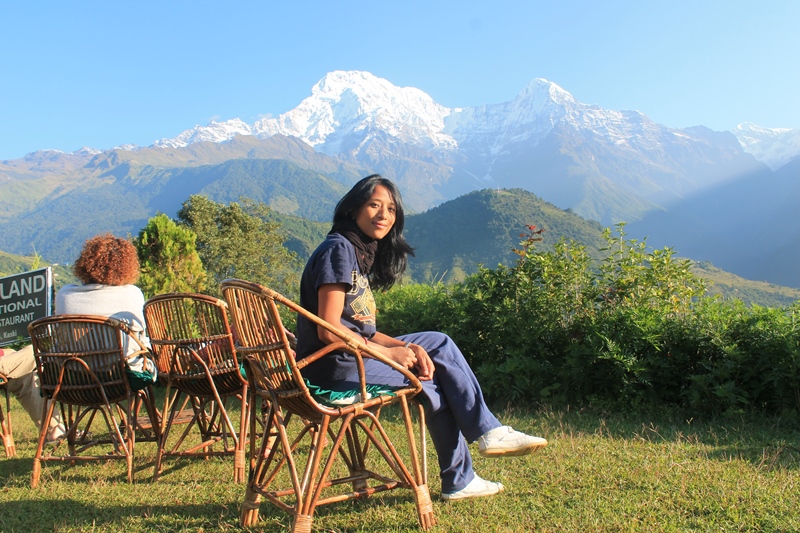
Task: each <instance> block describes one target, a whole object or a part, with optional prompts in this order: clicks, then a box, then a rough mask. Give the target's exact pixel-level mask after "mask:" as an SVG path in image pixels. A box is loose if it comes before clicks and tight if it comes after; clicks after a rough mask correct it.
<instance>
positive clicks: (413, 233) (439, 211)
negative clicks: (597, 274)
mask: <svg viewBox="0 0 800 533" xmlns="http://www.w3.org/2000/svg"><path fill="white" fill-rule="evenodd" d="M528 225H535V226H537V227H538V228H543V229H544V234H543V235H542V237H543V239H544V240H543V241H542V242H541V243H540V245H539V246H540V248H543V249H545V250H547V249H552V246H553V244H555V243H556V242H558V241H559V240H560V239H561V238H562V237H564V238H567V239H575V240H576V241H578V242H580V243H582V244H584V245H585V246H586V247H587V249H589V252H590V254H591V255H592V256H593V257H596V258H599V257H600V251H599V250H600V248H601V247H602V246H603V245H604V244H605V241H604V240H603V237H602V228H601V227H600V225H599V224H597V223H596V222H589V221H586V220H584V219H582V218H580V217H579V216H577V215H575V214H573V213H571V212H569V211H564V210H562V209H559V208H558V207H556V206H554V205H553V204H550V203H548V202H545V201H544V200H542V199H541V198H539V197H537V196H536V195H534V194H532V193H530V192H527V191H524V190H522V189H510V190H494V189H485V190H481V191H476V192H473V193H470V194H466V195H464V196H461V197H459V198H456V199H455V200H451V201H449V202H445V203H443V204H441V205H439V206H437V207H435V208H433V209H431V210H429V211H426V212H425V213H420V214H418V215H412V216H409V217H407V218H406V230H405V235H406V238H407V239H408V241H409V242H410V243H411V245H412V246H414V248H415V249H416V257H414V258H412V259H411V261H410V262H409V265H410V275H411V277H412V278H413V279H414V280H416V281H430V280H439V279H443V280H461V279H463V278H464V276H465V275H468V274H470V273H472V272H475V271H476V270H477V268H478V266H479V265H483V266H486V267H488V268H494V267H496V266H497V265H498V264H500V263H502V264H506V265H509V264H511V263H513V262H514V261H516V258H517V256H516V255H515V254H514V253H513V251H512V249H513V248H518V247H519V243H520V241H521V240H522V239H521V237H520V234H521V233H524V232H527V231H528V230H527V226H528Z"/></svg>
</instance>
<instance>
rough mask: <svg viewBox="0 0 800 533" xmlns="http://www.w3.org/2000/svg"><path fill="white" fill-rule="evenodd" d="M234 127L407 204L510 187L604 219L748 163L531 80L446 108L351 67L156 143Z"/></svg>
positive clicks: (712, 139)
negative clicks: (401, 192) (280, 99)
mask: <svg viewBox="0 0 800 533" xmlns="http://www.w3.org/2000/svg"><path fill="white" fill-rule="evenodd" d="M236 135H252V136H256V137H258V138H262V139H264V138H268V137H271V136H274V135H284V136H289V137H295V138H299V139H301V140H302V141H304V142H305V143H307V144H308V145H310V146H312V147H314V149H315V150H317V151H319V152H321V153H324V154H327V155H331V156H335V157H339V158H344V159H346V160H351V161H358V162H361V163H362V164H364V165H365V166H366V167H368V168H372V169H374V170H375V171H378V172H382V173H384V174H388V175H389V176H390V177H392V178H394V179H398V180H399V181H401V182H403V181H404V180H406V182H405V183H404V185H406V187H405V190H410V191H411V194H412V195H416V196H417V198H416V199H415V200H416V207H417V208H428V207H432V206H433V205H436V203H438V202H440V201H443V200H446V199H449V198H452V197H454V196H456V195H458V194H462V193H464V192H467V191H469V190H473V189H475V188H483V187H487V186H492V187H498V186H519V187H523V188H527V189H529V190H531V191H533V192H535V193H537V194H541V195H542V196H543V197H544V198H545V199H548V200H550V201H551V202H553V203H555V204H556V205H558V206H559V207H562V208H572V209H574V210H575V211H576V212H578V213H580V214H581V215H582V216H584V217H586V218H593V219H596V220H600V221H602V222H603V223H613V222H616V221H618V220H628V221H630V220H635V219H638V218H639V217H640V216H642V215H643V214H644V213H645V212H646V211H648V210H650V209H653V208H657V207H658V205H659V204H661V203H663V202H665V201H671V200H674V199H677V198H680V197H683V196H685V195H686V194H691V193H692V191H694V190H696V189H699V188H704V187H707V186H710V185H712V184H714V183H716V182H718V181H720V180H724V179H727V177H729V174H730V172H729V171H730V167H731V166H739V167H742V168H749V167H750V166H752V165H753V164H754V161H753V160H752V159H750V160H747V157H744V159H742V156H745V154H744V152H743V151H742V149H741V147H740V146H739V145H738V143H736V141H735V139H734V138H733V137H732V136H729V135H730V134H714V132H711V131H710V130H707V129H705V128H688V129H676V128H670V127H667V126H664V125H661V124H657V123H655V122H653V121H652V120H650V119H649V118H648V117H647V116H645V115H644V114H642V113H640V112H638V111H614V110H606V109H603V108H601V107H599V106H596V105H589V104H584V103H581V102H579V101H577V100H576V99H575V98H574V97H573V96H572V95H571V94H570V93H569V92H567V91H566V90H564V89H563V88H561V87H559V86H558V85H557V84H555V83H553V82H551V81H548V80H545V79H541V78H537V79H534V80H533V81H531V82H530V83H529V84H528V85H527V86H526V87H525V88H523V90H522V91H520V93H519V94H518V95H517V96H516V97H515V98H514V99H513V100H511V101H510V102H504V103H500V104H490V105H484V106H478V107H469V108H447V107H445V106H442V105H440V104H438V103H436V102H435V101H434V100H433V99H432V98H431V97H430V96H428V95H427V94H425V93H424V92H422V91H420V90H419V89H415V88H412V87H397V86H395V85H393V84H391V83H390V82H389V81H387V80H385V79H382V78H378V77H376V76H374V75H372V74H370V73H368V72H360V71H336V72H331V73H329V74H328V75H326V76H325V77H324V78H323V79H322V80H320V81H319V82H318V83H317V84H316V85H315V86H314V87H313V88H312V90H311V96H309V97H307V98H306V99H304V100H303V101H302V102H301V103H300V105H298V106H297V107H296V108H295V109H292V110H291V111H288V112H286V113H284V114H282V115H280V116H278V117H277V118H266V119H262V120H259V121H257V122H255V123H254V124H247V123H245V122H243V121H242V120H239V119H233V120H228V121H225V122H212V123H211V124H209V125H208V126H196V127H194V128H192V129H190V130H187V131H185V132H183V133H181V134H180V135H179V136H178V137H176V138H174V139H163V140H161V141H159V142H158V143H156V145H157V146H162V147H184V146H188V145H189V144H191V143H194V142H198V141H211V142H217V143H218V142H225V141H228V140H230V139H232V138H234V137H235V136H236ZM726 135H727V137H726ZM554 136H555V137H554ZM553 152H557V153H560V154H561V156H562V157H561V158H560V159H559V158H558V157H555V158H554V155H553ZM398 158H399V159H401V160H402V161H403V166H404V167H405V165H407V164H409V163H408V162H409V161H413V162H414V163H411V165H412V167H413V168H410V167H409V168H405V170H402V171H398V170H397V165H396V164H395V161H396V160H397V159H398ZM542 158H544V159H542ZM545 159H546V161H545ZM566 159H571V160H572V163H569V162H568V161H566ZM532 160H536V164H535V165H532V164H531V162H532ZM431 161H433V165H432V164H431ZM720 162H722V166H720V165H719V163H720ZM434 167H435V168H434ZM568 167H572V168H583V169H584V171H582V172H579V174H578V175H580V176H582V177H580V178H579V179H578V180H577V181H575V182H573V183H571V184H567V183H566V182H564V181H563V180H561V179H560V181H559V183H555V182H553V176H563V175H564V172H567V168H568ZM710 167H714V168H710ZM720 169H721V170H720ZM570 173H572V174H575V173H574V171H570ZM597 195H603V196H605V198H598V197H597ZM609 198H614V200H613V201H610V202H609V201H608V200H609Z"/></svg>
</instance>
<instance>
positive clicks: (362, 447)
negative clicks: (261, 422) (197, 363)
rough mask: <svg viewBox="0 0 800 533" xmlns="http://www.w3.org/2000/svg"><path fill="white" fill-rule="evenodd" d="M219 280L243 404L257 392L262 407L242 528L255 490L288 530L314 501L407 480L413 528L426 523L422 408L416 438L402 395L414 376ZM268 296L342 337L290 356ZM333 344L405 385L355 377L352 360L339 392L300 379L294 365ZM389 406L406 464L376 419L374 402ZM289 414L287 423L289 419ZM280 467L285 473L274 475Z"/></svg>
mask: <svg viewBox="0 0 800 533" xmlns="http://www.w3.org/2000/svg"><path fill="white" fill-rule="evenodd" d="M221 288H222V294H223V297H224V298H225V299H226V301H228V304H229V306H230V310H231V316H232V318H233V323H234V325H235V327H236V330H237V334H238V339H237V342H238V344H237V350H238V352H239V354H240V356H241V357H242V358H243V359H244V361H245V366H246V369H247V376H248V379H249V381H250V383H251V392H250V396H251V400H250V403H251V404H253V402H255V401H256V399H257V398H261V399H262V401H264V405H266V406H267V409H268V413H267V415H266V423H267V427H266V429H265V430H264V433H263V437H262V442H261V446H260V450H259V451H258V453H257V455H255V456H251V468H250V475H249V482H248V485H247V491H246V494H245V499H244V503H243V504H242V511H241V524H242V526H244V527H250V526H253V525H254V524H255V523H256V522H257V520H258V514H259V504H260V502H261V499H262V497H265V498H267V499H268V500H269V501H270V502H272V503H273V504H275V505H276V506H278V507H279V508H281V509H284V510H286V511H288V512H289V513H290V514H291V515H292V517H293V525H292V528H293V529H292V531H294V532H295V533H307V532H309V531H311V523H312V519H313V514H314V510H315V508H316V507H317V506H319V505H325V504H330V503H334V502H339V501H344V500H348V499H354V498H364V497H367V496H370V495H371V494H373V493H376V492H381V491H386V490H392V489H396V488H407V489H410V490H411V491H412V492H413V495H414V498H415V500H416V507H417V520H418V522H419V524H420V526H421V527H422V528H423V529H429V528H430V527H432V526H433V525H434V524H435V520H434V515H433V505H432V503H431V498H430V493H429V491H428V485H427V475H426V474H427V473H426V463H425V460H424V459H425V453H426V452H425V429H424V428H425V423H424V413H423V412H422V409H419V418H420V425H419V427H420V430H419V435H420V440H419V442H417V441H416V439H415V435H414V428H413V424H412V420H411V413H410V409H409V403H408V400H409V399H410V398H412V397H413V396H414V395H415V394H416V393H417V392H419V390H420V389H421V385H420V383H419V381H418V380H417V378H416V377H415V376H414V375H413V374H412V373H411V372H409V371H408V370H406V369H405V368H402V367H400V366H399V365H397V364H396V363H394V362H391V361H388V360H386V359H384V358H383V357H381V356H380V355H379V354H377V353H376V352H373V351H372V350H370V348H369V347H368V346H366V345H365V344H364V343H363V341H362V339H360V338H358V337H356V336H355V335H350V334H347V333H343V332H342V331H340V330H339V329H337V328H335V327H333V326H331V325H330V324H328V323H326V322H324V321H322V320H321V319H319V318H318V317H316V316H314V315H312V314H310V313H308V312H307V311H306V310H305V309H303V308H302V307H300V306H299V305H297V304H295V303H294V302H292V301H290V300H288V299H286V298H284V297H283V296H281V295H280V294H278V293H276V292H274V291H272V290H270V289H268V288H266V287H262V286H260V285H257V284H255V283H250V282H247V281H241V280H226V281H224V282H223V283H222V285H221ZM277 304H281V305H283V306H286V308H287V310H289V311H292V312H296V313H302V314H304V315H306V316H308V317H309V319H310V320H313V321H315V322H316V323H317V324H320V325H322V326H323V327H325V328H327V329H328V330H329V331H331V332H333V333H335V334H336V335H338V336H339V337H340V338H341V339H342V342H340V343H334V344H330V345H328V346H326V347H325V348H324V349H322V350H320V351H319V352H317V353H315V354H313V355H311V356H308V357H306V358H304V359H302V360H300V361H296V360H295V357H294V352H293V350H292V349H291V346H290V343H289V339H288V337H287V335H286V330H285V329H284V327H283V323H282V321H281V317H280V315H279V312H278V305H277ZM333 350H345V351H347V352H348V353H350V354H352V355H353V356H354V357H356V358H357V359H358V361H359V362H361V360H362V357H363V356H364V355H367V354H368V355H369V356H371V357H375V358H378V359H381V360H383V361H385V362H386V363H387V364H389V365H391V366H393V367H394V368H396V369H397V370H398V371H399V372H403V373H404V374H405V375H406V377H407V378H408V380H409V383H410V385H409V386H408V387H404V388H399V389H394V390H387V389H383V390H381V389H379V388H376V387H373V386H370V385H369V384H367V383H366V382H365V381H364V373H363V365H361V364H360V367H361V372H360V374H361V380H360V385H359V387H358V390H356V391H352V393H351V394H344V395H342V394H330V391H321V390H319V389H317V388H316V387H314V386H313V385H311V384H309V383H307V382H306V381H305V380H304V378H303V377H302V375H301V373H300V370H301V368H303V367H305V366H306V365H308V364H313V362H314V361H316V360H318V359H319V358H320V357H323V356H325V355H326V354H327V353H330V352H331V351H333ZM389 404H398V405H399V407H400V412H401V415H402V419H403V422H404V425H405V428H404V430H405V437H406V438H405V439H404V440H405V444H406V445H407V447H408V453H407V455H408V456H409V457H410V469H409V468H408V467H407V466H406V463H405V462H404V461H403V460H402V459H401V456H400V454H399V453H398V451H397V449H396V448H395V445H394V444H393V443H392V442H391V440H390V439H389V437H388V435H387V433H386V431H385V430H384V428H383V425H382V424H381V422H380V418H379V417H380V411H381V408H382V407H383V406H385V405H389ZM251 416H252V417H255V415H254V414H252V415H251ZM293 419H294V420H296V423H294V424H293V425H291V426H290V424H291V423H292V422H291V421H292V420H293ZM292 428H296V431H295V430H293V429H292ZM418 446H419V448H420V449H421V452H422V458H423V460H422V461H420V459H419V455H418ZM282 471H283V473H284V474H288V475H283V476H281V475H280V474H281V472H282ZM286 480H288V481H286ZM281 482H284V483H283V485H280V484H281Z"/></svg>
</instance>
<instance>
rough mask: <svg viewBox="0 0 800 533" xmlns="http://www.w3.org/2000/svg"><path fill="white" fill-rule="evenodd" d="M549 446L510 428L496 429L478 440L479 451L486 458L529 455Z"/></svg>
mask: <svg viewBox="0 0 800 533" xmlns="http://www.w3.org/2000/svg"><path fill="white" fill-rule="evenodd" d="M545 446H547V440H545V439H543V438H541V437H534V436H531V435H526V434H525V433H520V432H519V431H516V430H514V429H513V428H512V427H510V426H500V427H499V428H494V429H491V430H489V431H487V432H486V433H484V434H483V435H481V436H480V438H479V439H478V451H479V452H480V454H481V455H483V456H484V457H503V456H514V455H527V454H529V453H533V452H535V451H536V450H538V449H539V448H544V447H545Z"/></svg>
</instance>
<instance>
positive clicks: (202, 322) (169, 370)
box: [144, 293, 248, 483]
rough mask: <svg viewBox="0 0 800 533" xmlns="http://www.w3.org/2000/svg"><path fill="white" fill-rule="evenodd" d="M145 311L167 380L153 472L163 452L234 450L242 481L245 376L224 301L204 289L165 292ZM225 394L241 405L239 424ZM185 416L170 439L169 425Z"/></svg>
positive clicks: (206, 454)
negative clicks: (178, 429)
mask: <svg viewBox="0 0 800 533" xmlns="http://www.w3.org/2000/svg"><path fill="white" fill-rule="evenodd" d="M144 315H145V322H146V323H147V334H148V336H149V338H150V344H151V346H152V349H153V352H154V353H155V354H156V364H157V366H158V373H159V377H160V379H162V380H163V381H164V382H165V383H166V386H167V393H166V396H165V400H164V409H163V411H162V434H163V439H162V441H161V444H160V445H159V448H158V454H157V456H156V465H155V473H154V478H155V479H157V478H158V476H159V475H160V474H161V470H162V462H163V459H164V457H166V456H175V457H211V456H221V455H233V457H234V474H233V477H234V481H235V482H237V483H240V482H242V481H244V472H245V440H246V439H245V438H244V437H245V436H246V433H247V421H248V411H247V405H248V404H247V381H246V380H245V379H244V377H243V376H242V374H241V369H240V367H239V361H238V359H237V356H236V350H235V348H234V343H233V334H232V332H231V328H230V324H229V323H228V313H227V304H226V303H225V302H224V301H222V300H220V299H218V298H214V297H211V296H206V295H203V294H183V293H173V294H163V295H160V296H155V297H153V298H151V299H149V300H148V301H147V302H146V303H145V306H144ZM228 399H232V400H233V401H234V402H235V403H236V404H238V405H239V406H240V409H241V410H240V419H239V426H238V427H236V426H234V424H233V423H232V422H231V418H230V416H229V415H228V410H227V408H226V405H225V404H226V400H228ZM187 412H188V413H189V414H188V415H187V414H186V413H187ZM187 420H188V423H186V425H185V426H182V427H181V432H180V435H179V436H178V438H177V439H176V440H175V442H174V443H171V442H170V441H169V436H170V433H171V431H172V430H173V429H174V427H173V426H176V425H177V424H179V423H183V422H187Z"/></svg>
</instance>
